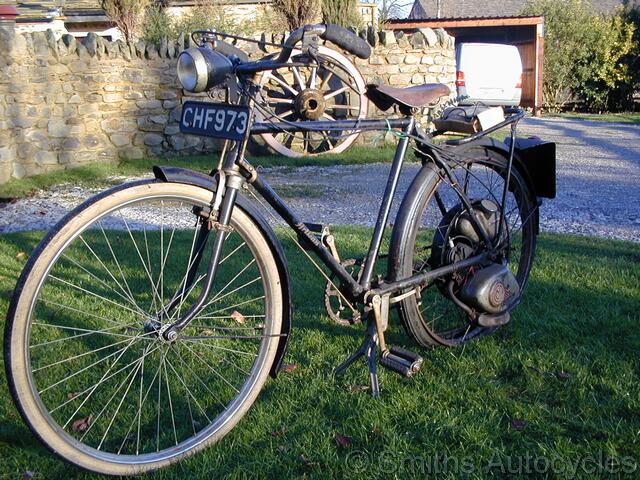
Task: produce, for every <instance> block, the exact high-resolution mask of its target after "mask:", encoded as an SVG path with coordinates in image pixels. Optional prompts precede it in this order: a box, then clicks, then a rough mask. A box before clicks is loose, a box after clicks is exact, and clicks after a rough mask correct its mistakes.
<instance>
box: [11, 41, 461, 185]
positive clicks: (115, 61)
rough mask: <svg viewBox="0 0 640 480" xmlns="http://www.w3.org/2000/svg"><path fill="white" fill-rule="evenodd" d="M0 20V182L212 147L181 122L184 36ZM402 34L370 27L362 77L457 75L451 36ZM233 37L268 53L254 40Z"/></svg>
mask: <svg viewBox="0 0 640 480" xmlns="http://www.w3.org/2000/svg"><path fill="white" fill-rule="evenodd" d="M0 30H2V31H0V182H5V181H7V180H8V179H9V178H11V177H16V178H22V177H24V176H29V175H33V174H37V173H46V172H50V171H54V170H60V169H65V168H72V167H76V166H79V165H83V164H86V163H91V162H96V161H105V162H113V161H117V159H118V158H120V157H127V158H132V159H137V158H142V157H145V156H164V155H183V154H193V153H202V152H206V151H209V150H212V149H214V148H215V146H216V145H215V143H214V142H212V141H211V140H209V139H203V138H197V137H190V136H185V135H182V134H181V133H179V129H178V119H179V117H180V112H181V104H182V102H183V101H184V100H185V99H186V98H187V97H186V95H185V94H184V92H183V91H182V90H181V89H180V88H179V86H178V82H177V78H176V74H175V66H176V57H177V55H178V53H179V52H180V51H181V50H182V49H183V48H185V47H187V46H189V40H188V39H187V40H185V39H179V40H178V41H177V42H163V43H162V45H161V47H160V48H157V47H155V46H151V45H145V44H144V43H143V42H139V43H137V44H135V45H127V44H125V43H123V42H122V41H116V42H108V41H105V40H103V39H102V38H100V37H97V36H95V35H89V37H87V38H86V39H84V40H83V41H82V42H80V41H76V39H74V38H73V37H71V36H69V35H66V36H64V37H62V38H61V39H60V40H56V37H55V36H54V35H53V33H52V32H35V33H32V34H13V33H12V32H9V31H8V30H6V29H5V30H3V29H2V28H0ZM399 35H400V36H399V37H397V38H396V36H394V34H393V33H392V32H380V33H379V35H376V36H375V38H371V36H370V41H372V43H375V44H376V46H375V49H374V53H373V55H372V56H371V58H370V59H368V60H366V61H362V60H360V59H356V60H355V63H356V64H357V65H358V67H359V69H360V70H361V71H362V73H363V75H364V76H365V77H366V79H367V80H368V81H385V82H387V83H390V84H392V85H395V86H406V85H411V84H420V83H425V82H444V83H448V84H450V85H452V84H453V81H454V76H455V61H454V53H453V39H452V38H451V37H448V36H447V35H446V34H445V33H444V31H441V32H434V31H432V30H425V31H421V32H417V33H415V34H413V35H409V36H407V35H403V34H399ZM269 40H271V39H269ZM239 47H241V48H243V49H244V48H246V49H250V48H253V52H252V56H255V57H259V56H261V55H264V52H261V51H257V49H256V47H255V46H254V45H253V44H246V45H239ZM377 114H379V112H374V111H371V112H370V115H372V116H374V115H377Z"/></svg>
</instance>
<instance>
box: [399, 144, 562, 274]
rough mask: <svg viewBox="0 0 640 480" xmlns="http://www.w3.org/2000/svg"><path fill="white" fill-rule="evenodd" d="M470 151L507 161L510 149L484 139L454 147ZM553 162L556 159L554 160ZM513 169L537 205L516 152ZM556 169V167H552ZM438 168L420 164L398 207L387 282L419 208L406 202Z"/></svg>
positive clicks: (536, 215)
mask: <svg viewBox="0 0 640 480" xmlns="http://www.w3.org/2000/svg"><path fill="white" fill-rule="evenodd" d="M473 148H481V149H487V150H489V151H492V152H495V153H494V155H500V156H503V157H505V158H508V157H509V147H508V146H507V145H505V144H504V143H502V142H499V141H496V140H494V139H492V138H486V137H485V138H483V139H479V140H477V141H474V142H473V143H471V144H468V145H461V146H459V147H456V149H455V152H456V154H461V155H462V154H464V152H469V151H471V150H472V149H473ZM554 158H555V157H554ZM513 168H515V169H516V170H517V171H518V173H519V174H520V175H521V176H522V177H523V178H524V180H525V182H527V187H528V189H529V192H530V195H531V197H532V198H531V200H532V201H533V202H534V204H538V202H537V198H536V197H538V195H537V194H536V187H535V184H534V182H533V180H532V179H531V176H530V174H529V171H528V169H527V168H526V166H525V164H524V163H523V162H522V161H521V159H520V157H519V155H518V152H517V151H516V155H515V156H514V163H513ZM554 168H555V167H554ZM437 170H438V167H436V165H435V164H434V163H433V161H427V160H425V162H423V166H422V168H421V169H420V170H419V171H418V173H417V174H416V176H415V177H414V179H413V181H412V182H411V185H410V186H409V188H408V189H407V192H406V193H405V197H404V198H403V200H402V203H401V204H400V208H399V210H398V215H397V217H396V220H395V223H394V226H393V231H392V234H391V246H390V247H389V262H388V276H389V280H391V281H395V280H399V277H398V275H399V273H400V272H399V266H400V256H401V252H402V244H403V241H404V240H405V237H406V233H405V232H406V231H407V229H408V228H409V226H410V221H411V219H412V218H413V217H414V215H415V209H416V208H418V205H417V204H416V203H413V202H411V201H410V200H409V199H410V198H412V197H414V196H416V195H418V193H417V192H420V191H421V190H422V189H424V188H425V186H426V184H427V182H429V180H430V179H431V178H432V176H433V175H435V174H436V173H435V172H436V171H437ZM553 175H554V185H555V170H554V172H553ZM533 222H534V226H535V227H534V228H535V230H534V231H535V232H536V233H539V224H540V214H539V209H536V210H535V213H534V217H533Z"/></svg>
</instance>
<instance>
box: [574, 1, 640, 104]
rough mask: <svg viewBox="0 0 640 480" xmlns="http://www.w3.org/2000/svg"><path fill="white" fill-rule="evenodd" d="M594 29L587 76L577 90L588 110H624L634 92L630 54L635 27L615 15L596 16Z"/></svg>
mask: <svg viewBox="0 0 640 480" xmlns="http://www.w3.org/2000/svg"><path fill="white" fill-rule="evenodd" d="M593 28H594V31H595V32H596V33H597V35H598V39H597V41H596V42H595V44H594V45H593V49H592V51H591V52H590V54H589V57H588V61H589V65H590V67H591V68H590V69H589V76H588V77H587V78H585V79H584V82H583V83H582V84H580V85H578V87H577V88H576V91H577V93H578V94H579V95H580V97H581V98H582V99H583V100H584V101H585V103H586V105H587V107H588V109H589V110H594V111H598V112H600V111H603V110H619V109H624V108H626V107H627V106H628V102H629V100H630V98H628V95H629V93H632V92H633V88H632V87H633V81H632V75H631V70H630V66H631V65H630V60H631V58H630V57H629V55H630V54H631V52H632V50H633V47H634V45H633V32H634V26H633V25H632V24H631V23H628V22H625V20H624V19H623V17H622V16H621V15H619V14H616V15H612V16H602V17H599V18H596V19H595V20H594V22H593ZM625 97H627V98H625Z"/></svg>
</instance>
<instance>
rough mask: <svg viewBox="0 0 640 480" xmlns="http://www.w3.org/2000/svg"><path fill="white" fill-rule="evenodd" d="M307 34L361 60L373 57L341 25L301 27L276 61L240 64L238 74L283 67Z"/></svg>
mask: <svg viewBox="0 0 640 480" xmlns="http://www.w3.org/2000/svg"><path fill="white" fill-rule="evenodd" d="M305 33H309V34H314V33H315V34H316V35H318V36H319V37H320V38H323V39H325V40H329V41H330V42H333V43H335V44H336V45H338V46H339V47H341V48H343V49H344V50H346V51H347V52H349V53H352V54H353V55H355V56H357V57H359V58H362V59H365V58H369V57H370V56H371V46H370V45H369V44H368V43H367V42H366V41H365V40H363V39H362V38H360V37H359V36H357V35H356V34H355V33H353V32H352V31H351V30H347V29H346V28H344V27H341V26H340V25H334V24H332V23H329V24H326V25H323V24H317V25H305V26H304V27H300V28H298V29H297V30H294V31H293V32H291V35H289V37H288V38H287V40H286V41H285V42H284V46H283V48H282V50H281V51H280V54H279V55H278V56H277V57H276V58H275V59H268V60H258V61H255V62H243V63H240V64H238V65H237V66H236V73H238V74H251V73H257V72H261V71H265V70H272V69H275V68H278V67H280V66H282V64H284V63H286V62H287V61H288V60H289V58H290V57H291V53H292V52H293V49H294V48H295V47H294V46H295V44H296V43H298V42H300V41H301V40H302V38H303V37H304V35H305ZM220 44H222V42H220ZM227 45H228V44H227ZM233 48H235V47H233ZM236 50H237V49H236ZM221 53H223V54H224V55H227V54H226V53H225V52H223V51H221ZM245 57H246V55H245Z"/></svg>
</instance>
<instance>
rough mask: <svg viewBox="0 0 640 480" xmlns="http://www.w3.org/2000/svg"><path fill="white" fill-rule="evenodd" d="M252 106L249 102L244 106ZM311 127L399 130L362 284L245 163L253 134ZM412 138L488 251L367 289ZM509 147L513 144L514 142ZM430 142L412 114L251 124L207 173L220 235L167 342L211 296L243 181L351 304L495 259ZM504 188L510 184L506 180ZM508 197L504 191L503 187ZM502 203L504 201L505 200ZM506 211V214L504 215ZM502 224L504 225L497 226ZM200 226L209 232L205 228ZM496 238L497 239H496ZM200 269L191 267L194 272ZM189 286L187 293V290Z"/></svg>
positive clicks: (467, 201) (479, 225)
mask: <svg viewBox="0 0 640 480" xmlns="http://www.w3.org/2000/svg"><path fill="white" fill-rule="evenodd" d="M248 103H249V104H251V102H248ZM520 118H521V116H520V115H517V116H516V118H512V119H507V120H505V121H504V122H502V123H501V124H499V125H496V126H495V127H493V128H491V129H489V130H487V131H485V132H482V133H481V134H477V135H474V136H473V137H471V138H468V139H463V140H462V141H457V143H458V144H465V145H468V144H470V143H473V141H475V140H478V139H480V138H482V137H484V136H485V135H486V134H488V133H490V132H491V131H494V130H497V129H498V128H502V127H503V126H505V125H508V124H513V123H515V122H517V121H518V120H519V119H520ZM310 129H313V130H319V131H327V130H339V131H352V130H355V129H363V130H388V129H396V130H399V131H400V132H401V135H400V140H399V141H398V145H397V148H396V152H395V155H394V159H393V162H392V164H391V168H390V172H389V177H388V179H387V184H386V187H385V191H384V194H383V196H382V202H381V205H380V208H379V211H378V217H377V220H376V224H375V227H374V230H373V234H372V238H371V242H370V245H369V250H368V252H367V254H366V256H365V257H364V261H363V267H362V275H361V276H360V280H359V281H356V280H355V279H354V278H353V276H352V275H351V274H350V273H349V272H348V271H347V270H346V268H345V267H344V266H343V265H342V264H341V263H340V262H339V261H338V260H337V259H336V258H335V257H334V256H333V254H332V253H331V251H330V250H329V249H328V248H327V247H326V246H325V245H324V244H323V243H322V242H321V241H320V240H318V238H317V237H316V235H314V233H313V232H312V231H311V230H309V228H308V227H307V225H306V224H305V223H304V222H303V221H302V220H301V219H299V218H298V217H297V215H296V214H295V212H293V211H292V210H291V209H290V208H289V206H288V205H287V204H286V202H285V201H284V200H283V199H282V198H281V197H280V196H279V195H278V194H277V193H276V192H275V191H274V190H273V189H272V188H271V186H270V185H269V184H268V182H267V181H266V180H264V179H263V178H262V177H261V176H260V175H258V173H257V172H256V171H255V169H254V168H253V167H252V166H251V165H250V164H249V163H248V162H247V161H246V160H245V159H244V152H245V150H246V146H247V142H248V139H249V135H256V134H260V133H279V132H282V131H286V132H295V131H297V132H304V131H309V130H310ZM514 135H515V129H513V130H512V137H513V136H514ZM411 138H420V139H421V140H422V141H421V148H425V149H426V150H427V152H425V153H428V154H429V156H430V158H431V160H432V161H433V162H434V163H435V164H436V165H437V167H438V168H441V169H442V170H443V171H444V172H445V175H446V176H447V177H448V180H449V182H450V185H451V186H452V187H453V189H454V191H455V192H456V193H457V195H458V197H459V198H460V200H461V202H462V204H463V205H464V206H465V208H466V209H467V211H469V212H470V213H471V215H470V218H471V221H472V225H473V227H474V229H475V230H476V232H477V233H478V235H479V236H480V237H481V238H483V239H484V241H485V243H486V244H487V245H488V248H487V250H486V251H485V252H483V253H481V254H479V255H474V256H472V257H469V258H467V259H465V260H462V261H459V262H456V263H452V264H449V265H446V266H443V267H439V268H436V269H434V270H430V271H425V272H420V273H418V274H415V275H412V276H411V277H408V278H405V279H402V280H399V281H394V282H388V283H387V282H383V283H381V284H380V285H377V286H376V287H375V288H374V289H372V288H371V285H372V276H373V271H374V269H375V266H376V262H377V260H378V257H379V252H380V247H381V244H382V238H383V235H384V230H385V228H386V227H387V225H388V220H389V213H390V209H391V205H392V203H393V200H394V198H395V196H396V191H397V186H398V180H399V177H400V173H401V171H402V166H403V164H404V159H405V155H406V152H407V148H408V145H409V141H410V139H411ZM512 144H513V142H512ZM430 146H431V143H430V141H429V140H428V139H427V138H425V137H424V136H423V135H421V134H420V132H419V131H418V130H417V129H416V124H415V120H414V118H413V117H412V116H406V117H403V118H399V119H390V120H358V121H353V120H337V121H330V122H329V121H301V122H296V123H290V122H279V123H258V122H255V123H254V124H253V126H252V128H251V130H250V132H249V134H248V135H247V136H246V138H245V139H244V141H242V142H236V144H235V146H234V147H233V148H231V149H230V150H229V151H228V152H225V153H224V155H223V158H221V159H220V163H219V169H217V170H214V171H212V172H211V174H212V175H214V174H216V173H219V178H220V179H221V182H220V183H219V185H218V188H219V189H222V188H223V189H224V192H225V193H224V196H223V199H222V201H221V203H220V205H219V212H218V213H217V216H216V219H215V222H214V226H215V228H216V229H217V230H218V234H217V235H216V237H215V240H214V244H213V245H212V255H211V260H210V263H209V266H208V271H207V281H206V284H205V285H204V287H203V290H202V292H201V294H200V296H199V298H198V299H197V300H196V302H195V304H194V305H193V306H192V307H191V308H190V309H189V311H188V312H187V313H186V314H185V315H183V317H182V318H181V319H179V320H178V321H177V322H176V323H174V324H173V325H170V326H168V328H166V330H165V331H164V332H163V333H164V334H165V336H166V338H167V339H168V340H171V339H173V338H175V337H177V332H178V331H180V330H181V329H182V328H184V327H185V326H186V325H187V324H188V323H189V322H190V321H191V319H192V318H194V317H195V315H197V313H198V312H199V310H200V309H201V307H202V305H204V303H205V300H206V298H207V297H208V295H209V291H210V289H211V287H212V284H213V280H214V278H215V271H216V268H217V263H218V261H219V258H220V253H221V251H222V246H223V243H224V240H225V238H226V235H227V233H228V224H229V220H230V218H231V214H232V210H233V206H234V204H235V198H236V195H237V193H238V190H239V189H240V188H242V185H243V184H244V182H247V183H249V184H250V185H252V186H253V187H254V188H255V190H256V191H257V192H258V193H259V194H260V196H261V197H262V198H264V200H266V202H267V203H268V204H269V205H270V206H271V207H272V208H273V209H274V210H275V211H276V212H277V213H278V215H279V216H280V217H281V218H282V219H283V220H284V221H285V222H286V223H287V225H288V226H289V227H290V228H291V229H293V230H294V231H295V232H296V234H297V236H298V238H299V239H300V240H301V243H302V244H304V245H305V246H308V247H309V248H310V249H311V250H312V251H313V252H314V253H315V254H316V255H317V256H318V257H319V258H320V260H321V261H322V263H323V264H324V265H325V266H326V267H327V268H328V269H329V270H330V271H331V272H332V273H333V274H334V275H335V276H336V277H337V278H338V279H339V282H340V285H341V291H342V293H343V294H345V295H346V297H347V298H348V299H349V300H350V301H354V302H356V303H364V304H368V303H370V301H371V299H372V298H373V297H375V296H384V295H393V294H396V293H400V292H402V291H406V290H411V289H415V288H417V287H424V286H426V285H428V284H430V283H432V282H434V281H435V280H436V279H438V278H441V277H443V276H446V275H450V274H451V273H453V272H455V271H457V270H460V269H465V268H469V267H473V266H476V265H480V264H482V263H484V262H486V261H487V260H489V259H490V258H492V257H493V256H494V253H493V252H494V251H495V247H496V246H495V245H493V244H492V241H491V239H490V238H489V235H488V233H487V232H486V231H485V229H484V227H483V225H482V223H481V222H480V221H479V220H478V219H477V218H476V216H475V212H474V209H473V208H472V207H471V200H470V199H469V198H468V197H467V195H466V194H465V193H464V191H463V190H462V189H461V188H459V186H458V185H457V183H456V181H455V177H454V176H453V174H452V171H451V168H450V167H449V165H448V164H447V162H445V161H444V160H443V159H441V158H440V156H439V155H438V153H437V152H436V151H435V150H434V149H433V148H431V147H430ZM512 161H513V151H512V152H511V158H510V161H509V170H508V174H509V172H510V171H511V163H512ZM506 184H508V182H506ZM505 195H506V188H505ZM503 203H504V201H503ZM503 213H504V212H503ZM500 223H502V222H500ZM202 228H207V227H205V226H203V227H202ZM202 237H204V238H203V240H202V241H203V242H206V237H207V236H206V235H203V236H202ZM498 238H499V237H498ZM197 267H198V265H197V264H196V265H194V268H197ZM188 287H189V286H188V285H187V289H188Z"/></svg>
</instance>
